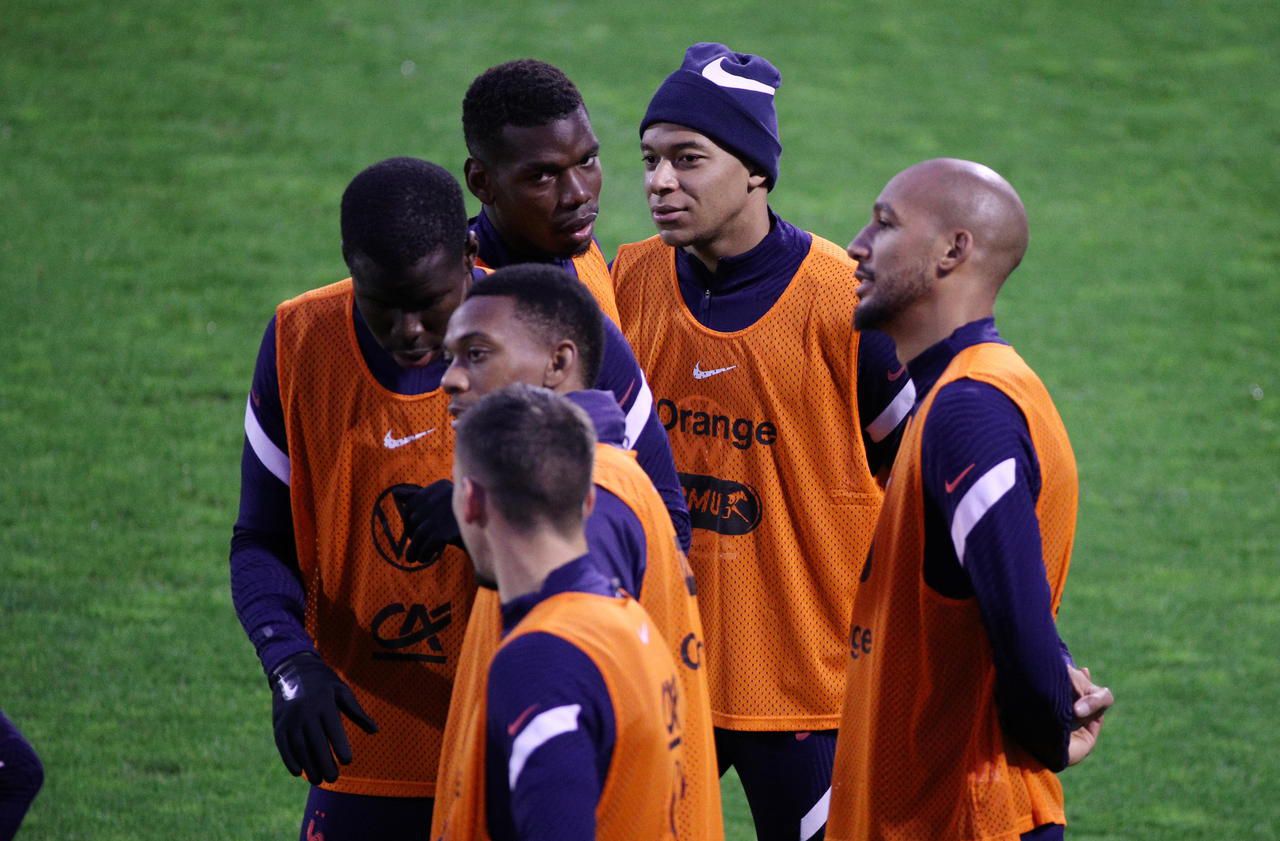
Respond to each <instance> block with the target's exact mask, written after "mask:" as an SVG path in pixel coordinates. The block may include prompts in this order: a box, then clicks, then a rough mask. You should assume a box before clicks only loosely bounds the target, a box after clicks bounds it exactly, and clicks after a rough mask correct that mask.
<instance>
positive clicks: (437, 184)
mask: <svg viewBox="0 0 1280 841" xmlns="http://www.w3.org/2000/svg"><path fill="white" fill-rule="evenodd" d="M466 242H467V209H466V206H465V205H464V204H463V202H462V188H461V187H460V186H459V185H458V181H457V179H455V178H454V177H453V176H452V175H450V174H449V171H448V170H446V169H444V168H443V167H440V166H437V165H435V164H433V163H429V162H427V161H423V160H419V159H418V158H388V159H387V160H385V161H379V162H378V163H376V164H374V165H373V166H371V167H369V168H367V169H365V170H364V171H362V172H361V173H360V174H359V175H357V176H356V177H355V178H353V179H352V180H351V183H350V184H348V185H347V189H346V191H345V192H343V194H342V256H343V258H344V259H345V260H346V261H347V263H348V264H350V262H351V255H352V254H355V253H357V252H359V253H361V254H364V255H365V256H366V257H368V258H369V259H371V260H373V262H375V263H377V264H378V266H380V267H381V268H383V269H388V270H393V271H398V270H400V269H404V268H407V267H409V266H412V265H413V264H414V263H416V262H418V261H419V260H421V259H422V258H423V257H426V256H427V255H428V254H431V253H434V252H435V251H436V250H438V249H441V248H447V249H449V250H450V252H452V253H454V254H456V255H457V256H458V257H461V256H462V253H463V251H464V250H465V248H466Z"/></svg>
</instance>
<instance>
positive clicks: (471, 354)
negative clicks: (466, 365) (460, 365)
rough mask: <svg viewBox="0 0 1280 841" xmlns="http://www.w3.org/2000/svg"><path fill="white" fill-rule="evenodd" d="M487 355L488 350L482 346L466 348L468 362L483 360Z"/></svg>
mask: <svg viewBox="0 0 1280 841" xmlns="http://www.w3.org/2000/svg"><path fill="white" fill-rule="evenodd" d="M488 355H489V351H487V350H485V349H484V348H478V347H473V348H467V361H468V362H483V361H484V360H485V357H487V356H488Z"/></svg>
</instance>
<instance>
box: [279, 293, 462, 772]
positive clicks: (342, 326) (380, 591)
mask: <svg viewBox="0 0 1280 841" xmlns="http://www.w3.org/2000/svg"><path fill="white" fill-rule="evenodd" d="M352 311H353V298H352V291H351V282H350V281H349V280H347V281H342V282H340V283H335V284H333V285H331V286H326V287H323V288H321V289H317V290H314V291H311V292H308V293H306V294H304V295H301V296H299V297H297V298H294V299H292V300H290V301H286V302H285V303H283V304H281V305H280V306H279V308H278V309H277V310H276V359H277V368H278V372H279V377H280V401H281V404H282V405H283V407H284V420H285V428H286V432H287V436H288V441H289V462H290V469H291V473H290V482H289V493H290V500H291V503H292V506H293V526H294V536H295V538H296V542H297V552H298V563H299V567H300V569H301V572H302V578H303V585H304V587H305V590H306V597H307V607H306V626H307V631H308V632H309V633H310V634H311V636H312V638H313V639H314V640H315V643H316V647H317V648H318V649H319V651H320V655H321V656H322V657H323V658H324V661H325V662H326V663H327V664H329V666H331V667H332V668H333V669H334V671H336V672H337V673H338V674H339V675H340V676H341V677H342V679H343V680H345V681H346V682H347V683H348V684H349V685H350V686H351V688H352V690H354V692H355V693H356V697H357V698H359V700H360V704H361V705H362V706H363V707H364V709H365V710H366V711H367V712H368V713H369V715H371V716H372V717H373V719H374V721H376V722H377V723H378V727H379V732H378V733H376V734H374V735H372V736H370V735H366V734H365V733H364V732H363V731H361V730H360V729H359V728H357V727H354V726H351V725H348V726H347V728H346V729H347V734H348V736H349V737H350V739H351V749H352V754H353V756H354V761H353V762H352V763H351V764H350V765H348V766H345V767H344V768H342V770H341V776H340V777H339V778H338V781H337V782H335V783H332V784H325V786H324V787H325V788H329V789H333V790H335V791H343V792H348V793H352V794H373V795H385V796H403V797H412V796H418V797H425V796H431V795H432V793H433V792H434V791H435V774H436V767H437V764H438V762H439V751H440V738H441V732H442V730H443V728H444V722H445V715H446V712H447V711H448V707H449V693H450V689H451V687H452V683H453V675H454V669H455V668H456V666H457V662H458V651H459V648H460V646H461V644H462V636H463V630H464V629H465V627H466V624H467V617H468V615H469V613H470V611H471V602H472V598H473V597H474V594H475V584H474V578H473V573H472V570H471V562H470V561H469V560H468V559H467V557H466V555H465V554H464V553H463V552H462V551H461V550H458V549H455V548H453V547H449V548H448V549H446V550H445V552H444V553H443V554H442V555H440V556H439V558H438V559H435V560H434V561H433V562H431V563H429V564H426V565H420V566H415V565H412V564H410V563H408V562H407V561H406V560H405V558H404V549H405V547H406V543H407V539H406V537H405V535H404V522H403V520H402V518H401V513H400V507H399V504H398V502H397V499H398V498H399V497H403V496H405V495H406V494H408V493H412V492H413V491H414V490H416V489H417V488H418V487H419V486H423V485H427V484H430V483H431V482H434V481H435V480H437V479H444V478H448V477H449V476H450V471H451V468H452V462H453V428H452V426H451V424H450V417H449V414H448V412H447V407H448V397H447V396H446V395H445V394H444V392H443V391H441V390H439V389H437V390H436V391H433V392H430V393H428V394H423V395H416V396H405V395H399V394H394V393H392V392H390V391H387V390H386V389H384V388H383V387H382V386H381V385H380V384H379V383H378V382H377V380H375V379H374V377H373V375H372V373H371V372H370V371H369V370H368V368H367V366H366V365H365V363H364V360H363V358H362V356H361V354H360V349H359V346H358V344H357V340H356V335H355V328H354V325H353V323H352ZM410 745H412V746H413V749H412V750H409V749H406V747H407V746H410Z"/></svg>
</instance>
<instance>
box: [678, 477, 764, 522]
mask: <svg viewBox="0 0 1280 841" xmlns="http://www.w3.org/2000/svg"><path fill="white" fill-rule="evenodd" d="M680 486H681V487H682V488H683V489H684V501H685V505H687V506H688V508H689V519H690V520H691V521H692V523H693V527H694V528H695V529H706V530H707V531H714V532H718V533H719V534H746V533H747V532H750V531H751V530H753V529H754V528H755V527H756V526H758V525H759V524H760V495H759V494H758V493H756V490H755V488H753V487H751V486H750V485H746V484H743V483H742V482H734V481H732V480H730V479H717V478H716V477H715V476H703V475H702V474H700V473H681V474H680Z"/></svg>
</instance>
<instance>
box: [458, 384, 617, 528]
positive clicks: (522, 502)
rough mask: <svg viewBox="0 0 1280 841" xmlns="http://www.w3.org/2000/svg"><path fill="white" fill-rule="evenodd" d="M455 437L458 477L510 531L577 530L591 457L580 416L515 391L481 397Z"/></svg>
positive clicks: (545, 393) (546, 396)
mask: <svg viewBox="0 0 1280 841" xmlns="http://www.w3.org/2000/svg"><path fill="white" fill-rule="evenodd" d="M455 431H456V434H457V445H456V452H457V456H456V457H457V458H458V460H459V462H460V464H461V466H462V470H463V472H464V475H470V476H472V477H474V478H475V480H476V481H477V482H479V484H480V485H482V486H483V487H484V489H485V491H486V492H487V493H488V494H489V495H490V496H491V498H492V499H493V504H494V506H495V507H496V508H497V510H498V512H499V513H501V514H502V516H503V517H504V518H506V520H507V521H508V522H510V523H511V524H512V525H513V526H515V527H516V528H517V529H520V530H521V531H531V530H533V529H534V528H537V527H538V526H539V525H545V524H549V525H551V526H553V527H554V528H556V529H557V530H559V531H561V532H567V531H570V530H571V529H573V528H575V527H578V528H580V527H581V524H582V503H583V501H584V500H585V499H586V498H587V492H588V491H589V490H590V488H591V470H592V466H593V464H594V459H595V449H596V435H595V428H594V427H593V426H592V424H591V419H590V418H589V417H588V416H587V413H586V412H584V411H582V409H579V408H578V407H577V406H575V405H573V403H571V402H569V401H568V400H566V399H565V398H563V397H560V396H559V395H557V394H555V393H554V392H552V391H549V390H548V389H545V388H538V387H536V386H531V385H525V384H524V383H517V384H516V385H511V386H507V387H506V388H503V389H500V390H498V391H495V392H493V393H491V394H488V395H485V397H483V398H482V399H480V400H479V401H478V402H477V403H476V404H475V405H474V406H472V407H471V409H469V410H468V411H467V413H466V414H464V415H463V416H462V417H461V419H459V421H458V424H457V427H456V430H455Z"/></svg>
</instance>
